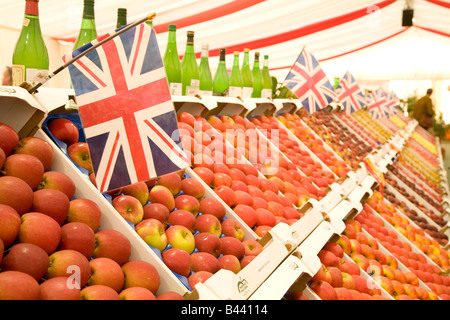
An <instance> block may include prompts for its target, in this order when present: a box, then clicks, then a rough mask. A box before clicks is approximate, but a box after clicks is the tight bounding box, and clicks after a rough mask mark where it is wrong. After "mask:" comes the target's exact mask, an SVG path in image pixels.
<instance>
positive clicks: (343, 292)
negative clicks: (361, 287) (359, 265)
mask: <svg viewBox="0 0 450 320" xmlns="http://www.w3.org/2000/svg"><path fill="white" fill-rule="evenodd" d="M334 291H336V296H337V300H353V296H352V294H351V293H350V291H349V290H348V289H347V288H342V287H340V288H339V287H338V288H336V287H335V288H334Z"/></svg>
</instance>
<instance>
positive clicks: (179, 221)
mask: <svg viewBox="0 0 450 320" xmlns="http://www.w3.org/2000/svg"><path fill="white" fill-rule="evenodd" d="M195 220H196V219H195V216H194V215H193V214H192V212H190V211H186V210H182V209H179V210H174V211H172V212H170V213H169V217H168V220H167V223H168V225H172V226H173V225H181V226H184V227H186V228H188V229H189V230H190V231H191V232H193V231H194V225H195Z"/></svg>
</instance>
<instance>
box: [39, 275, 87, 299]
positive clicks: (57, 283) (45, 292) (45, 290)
mask: <svg viewBox="0 0 450 320" xmlns="http://www.w3.org/2000/svg"><path fill="white" fill-rule="evenodd" d="M68 281H69V284H68ZM39 287H40V300H80V292H81V290H80V289H77V288H72V287H71V286H70V278H69V277H55V278H51V279H48V280H45V281H44V282H42V283H41V284H40V286H39Z"/></svg>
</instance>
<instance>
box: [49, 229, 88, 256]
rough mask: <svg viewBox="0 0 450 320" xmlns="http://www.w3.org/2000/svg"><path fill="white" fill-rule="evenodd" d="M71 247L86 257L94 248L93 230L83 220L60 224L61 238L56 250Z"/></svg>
mask: <svg viewBox="0 0 450 320" xmlns="http://www.w3.org/2000/svg"><path fill="white" fill-rule="evenodd" d="M66 249H71V250H75V251H78V252H81V253H82V254H83V255H84V256H85V257H86V258H87V259H90V258H91V257H92V254H93V253H94V249H95V234H94V231H92V229H91V228H90V227H89V226H88V225H87V224H85V223H83V222H69V223H65V224H64V225H63V226H61V240H60V242H59V246H58V249H57V250H66Z"/></svg>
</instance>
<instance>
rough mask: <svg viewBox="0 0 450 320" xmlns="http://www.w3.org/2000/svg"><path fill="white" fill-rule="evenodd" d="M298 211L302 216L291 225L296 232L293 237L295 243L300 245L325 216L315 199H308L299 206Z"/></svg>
mask: <svg viewBox="0 0 450 320" xmlns="http://www.w3.org/2000/svg"><path fill="white" fill-rule="evenodd" d="M299 211H300V212H301V213H303V214H304V216H303V217H302V218H301V219H299V220H298V221H297V222H295V223H293V224H292V225H291V228H292V229H293V231H295V232H296V234H297V235H296V237H295V239H296V242H297V245H300V244H301V243H302V242H303V241H304V240H305V239H306V238H307V237H308V236H309V235H310V234H311V233H312V232H313V231H314V230H315V229H316V227H317V226H318V225H319V224H320V223H321V222H322V221H324V216H325V215H324V214H323V212H322V210H321V207H320V205H319V202H318V201H317V200H315V199H309V200H308V201H307V202H305V203H304V204H303V205H302V206H301V207H300V208H299Z"/></svg>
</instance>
